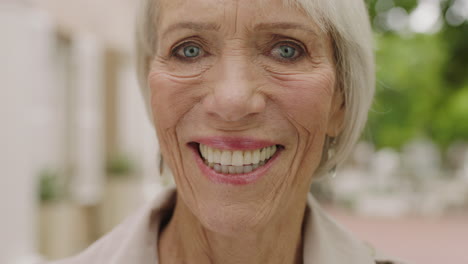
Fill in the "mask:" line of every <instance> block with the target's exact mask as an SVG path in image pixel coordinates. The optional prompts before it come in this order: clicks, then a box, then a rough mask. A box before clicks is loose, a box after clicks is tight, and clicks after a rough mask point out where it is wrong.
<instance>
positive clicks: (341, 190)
mask: <svg viewBox="0 0 468 264" xmlns="http://www.w3.org/2000/svg"><path fill="white" fill-rule="evenodd" d="M135 2H136V1H132V0H113V1H110V0H101V1H94V0H80V1H73V0H29V1H28V0H2V1H1V2H0V58H1V62H0V76H1V78H0V80H1V93H0V94H1V96H0V98H1V99H0V117H1V119H0V120H1V129H0V164H1V176H0V212H1V213H0V263H2V264H3V263H7V264H10V263H12V264H16V263H31V262H33V261H34V260H35V259H38V258H45V259H57V258H62V257H66V256H70V255H73V254H75V253H77V252H79V251H81V250H82V249H84V248H85V247H87V246H88V245H89V244H90V243H92V242H93V241H95V240H96V239H97V238H99V237H100V236H102V235H103V234H105V233H106V232H108V231H109V230H110V229H111V228H112V227H113V226H115V225H116V224H117V223H119V222H120V221H121V220H122V219H123V218H124V217H125V216H126V215H128V214H130V213H131V212H132V211H133V210H134V209H135V208H137V207H138V206H139V205H141V204H142V203H144V202H145V201H147V200H149V199H151V197H153V196H154V194H155V193H156V192H157V191H158V189H159V188H161V186H164V185H167V184H169V182H170V180H169V179H168V178H165V177H161V176H160V172H159V171H158V166H157V165H158V164H157V158H156V157H157V153H156V149H157V142H156V139H155V136H154V133H153V131H152V128H151V125H150V124H149V121H148V119H147V116H146V112H145V109H144V107H143V102H142V99H141V96H140V94H139V90H138V85H137V81H136V78H135V73H134V68H135V65H134V62H133V22H134V10H135V6H136V3H135ZM367 4H368V7H369V12H370V14H371V19H372V22H373V26H374V29H375V42H376V54H377V79H378V83H377V97H376V100H375V104H374V106H373V108H372V110H371V113H370V121H369V124H368V127H367V128H366V130H365V133H364V136H363V138H362V141H361V142H360V143H359V144H358V146H357V147H356V150H355V152H354V153H353V155H352V157H351V158H350V160H349V161H348V163H347V164H346V165H345V166H343V167H341V168H340V169H339V170H338V174H337V176H336V177H335V178H327V179H325V180H322V181H320V182H318V183H316V184H314V186H313V187H312V191H313V192H314V193H315V195H316V196H317V197H318V198H319V199H320V200H321V201H322V203H323V205H324V207H325V208H326V210H328V211H329V212H330V214H332V215H333V216H335V217H336V219H337V221H338V222H340V223H342V224H343V225H344V226H347V227H348V228H349V229H351V230H352V231H353V232H354V233H356V234H357V235H358V236H360V237H361V238H362V239H364V240H366V241H368V242H369V243H370V244H373V245H375V246H376V247H378V248H379V249H381V250H382V251H384V252H386V253H388V254H390V255H395V256H398V257H400V258H402V259H405V260H408V261H409V262H410V263H426V264H436V263H437V264H440V263H468V254H466V252H467V251H468V0H419V1H418V0H369V1H367Z"/></svg>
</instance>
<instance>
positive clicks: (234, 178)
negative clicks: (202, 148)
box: [194, 149, 280, 185]
mask: <svg viewBox="0 0 468 264" xmlns="http://www.w3.org/2000/svg"><path fill="white" fill-rule="evenodd" d="M279 154H280V152H279V151H277V152H276V153H275V155H273V157H271V158H270V160H268V162H267V163H266V164H265V165H263V166H261V167H258V168H257V169H256V170H254V171H252V172H249V173H242V174H222V173H217V172H216V171H215V170H213V169H212V168H210V167H209V166H207V165H206V164H205V163H204V162H203V160H202V158H201V157H200V155H199V154H198V151H197V150H195V149H194V155H195V161H196V162H197V165H198V167H199V168H200V170H201V171H202V172H203V174H204V175H206V176H207V177H208V179H209V180H210V181H212V182H214V183H221V184H230V185H247V184H250V183H254V182H256V181H257V180H259V179H260V178H261V177H262V176H263V175H265V174H266V173H267V171H268V170H269V169H270V168H271V166H273V164H274V163H275V161H276V159H277V158H278V156H279Z"/></svg>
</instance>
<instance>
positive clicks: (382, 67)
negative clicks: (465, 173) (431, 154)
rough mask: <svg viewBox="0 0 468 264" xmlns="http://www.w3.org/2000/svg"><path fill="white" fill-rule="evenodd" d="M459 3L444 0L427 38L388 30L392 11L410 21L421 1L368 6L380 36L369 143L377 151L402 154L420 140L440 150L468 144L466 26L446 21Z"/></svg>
mask: <svg viewBox="0 0 468 264" xmlns="http://www.w3.org/2000/svg"><path fill="white" fill-rule="evenodd" d="M456 1H457V0H451V1H440V3H439V4H440V16H439V21H440V22H439V24H438V25H435V26H434V27H435V28H436V29H435V30H433V31H431V32H430V33H425V34H422V33H415V32H412V31H411V29H410V28H409V26H408V25H407V26H406V27H400V28H399V30H392V29H389V28H391V27H390V26H387V25H385V16H388V14H389V13H391V12H392V9H395V10H396V9H398V12H400V14H401V13H404V11H401V10H405V12H407V14H409V16H411V13H412V12H413V11H414V10H415V8H416V7H417V6H418V1H416V0H369V1H367V5H368V8H369V14H370V17H371V21H373V22H374V23H373V26H374V29H375V32H376V34H375V36H376V61H377V93H376V99H375V103H374V106H373V108H372V110H371V112H370V115H369V123H368V126H367V129H366V133H365V138H366V139H367V140H370V141H372V142H374V144H375V145H376V146H377V147H378V148H382V147H393V148H395V149H399V148H401V147H402V146H403V145H404V144H405V143H407V142H408V141H410V140H412V139H414V138H417V137H426V138H430V139H432V140H433V141H434V142H435V143H436V144H438V145H439V146H440V147H442V148H445V147H447V146H448V145H450V144H451V143H452V142H454V141H459V140H465V141H467V140H468V67H467V66H468V23H467V21H466V20H464V21H462V23H461V24H459V25H457V26H452V25H450V24H449V23H447V20H446V19H445V14H447V10H448V9H449V8H450V7H451V6H452V5H453V4H454V3H455V2H456ZM458 1H460V0H458ZM409 16H408V17H407V19H408V18H409ZM382 18H383V20H384V23H382ZM400 18H401V19H405V18H404V17H400ZM437 27H438V28H437Z"/></svg>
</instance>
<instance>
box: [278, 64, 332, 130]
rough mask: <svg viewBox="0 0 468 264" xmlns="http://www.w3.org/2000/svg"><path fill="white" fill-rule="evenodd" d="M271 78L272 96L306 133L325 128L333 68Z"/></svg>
mask: <svg viewBox="0 0 468 264" xmlns="http://www.w3.org/2000/svg"><path fill="white" fill-rule="evenodd" d="M273 79H274V80H273V81H274V82H275V84H274V85H273V86H272V87H276V88H275V90H274V91H272V98H273V100H275V101H276V103H277V104H278V105H280V106H281V108H282V109H283V111H284V112H285V113H287V115H288V118H289V119H291V121H292V122H293V123H295V124H297V125H299V126H301V127H302V128H303V129H305V130H307V132H309V133H312V132H316V131H317V130H318V131H324V130H325V129H326V125H327V122H328V118H329V112H330V106H331V102H332V97H333V90H334V86H335V77H334V72H333V71H332V70H324V71H321V72H317V73H312V74H297V75H289V76H281V77H275V78H273ZM314 134H315V133H314Z"/></svg>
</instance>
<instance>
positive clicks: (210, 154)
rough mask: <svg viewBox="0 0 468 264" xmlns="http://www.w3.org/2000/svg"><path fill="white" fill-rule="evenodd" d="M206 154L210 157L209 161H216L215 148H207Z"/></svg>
mask: <svg viewBox="0 0 468 264" xmlns="http://www.w3.org/2000/svg"><path fill="white" fill-rule="evenodd" d="M205 153H206V154H205V155H206V156H207V158H208V162H212V163H214V158H213V149H212V148H205Z"/></svg>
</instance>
